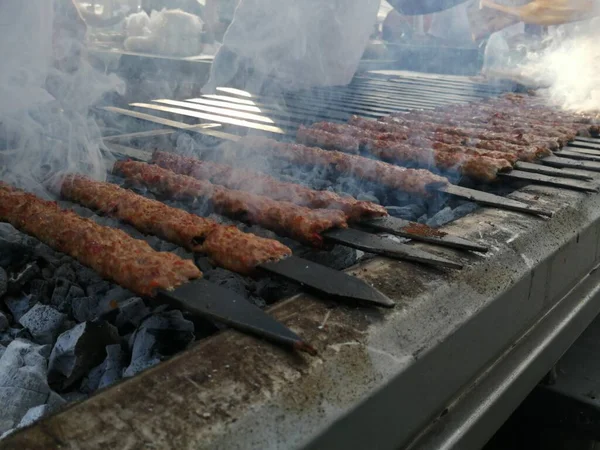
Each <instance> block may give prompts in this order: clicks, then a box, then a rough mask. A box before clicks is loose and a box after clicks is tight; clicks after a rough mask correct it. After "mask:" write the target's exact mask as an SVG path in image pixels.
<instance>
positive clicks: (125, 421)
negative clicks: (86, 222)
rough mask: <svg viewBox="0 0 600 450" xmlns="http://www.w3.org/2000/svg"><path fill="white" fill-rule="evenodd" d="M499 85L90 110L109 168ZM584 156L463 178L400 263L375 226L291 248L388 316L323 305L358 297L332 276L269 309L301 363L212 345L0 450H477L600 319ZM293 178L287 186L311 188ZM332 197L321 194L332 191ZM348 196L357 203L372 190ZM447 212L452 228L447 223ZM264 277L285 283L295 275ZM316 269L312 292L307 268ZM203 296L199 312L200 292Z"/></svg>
mask: <svg viewBox="0 0 600 450" xmlns="http://www.w3.org/2000/svg"><path fill="white" fill-rule="evenodd" d="M512 88H513V86H509V85H495V86H490V85H486V84H483V83H481V82H478V81H477V80H475V79H467V78H464V77H451V76H434V75H425V74H418V73H411V72H379V73H369V74H363V75H361V76H358V77H357V78H356V79H355V80H354V81H353V82H352V83H351V85H349V86H347V87H338V88H327V89H325V88H323V89H313V90H310V91H307V92H296V93H281V94H278V95H277V96H273V95H272V94H270V95H268V94H265V95H261V96H250V95H249V94H248V93H245V92H241V91H236V90H233V89H227V88H225V89H223V90H221V91H219V93H218V94H217V95H214V96H204V97H198V98H194V99H186V100H172V99H156V100H154V101H151V102H147V103H139V102H137V103H131V104H130V105H128V106H127V107H123V108H118V107H106V108H103V110H102V111H99V114H100V115H101V117H102V118H103V120H104V122H105V123H106V124H107V126H109V127H110V128H111V129H113V128H116V127H118V128H119V130H118V133H113V135H112V136H108V137H107V138H106V140H105V141H106V143H107V146H108V148H109V149H110V150H111V151H112V152H113V153H114V154H115V155H116V156H117V157H118V158H122V157H127V158H133V159H137V160H142V161H144V160H148V159H149V157H150V154H149V152H148V150H149V149H152V148H156V147H160V148H164V149H166V150H169V148H170V147H177V148H178V149H179V150H182V149H185V148H187V147H186V146H189V147H191V148H193V149H194V151H199V152H201V153H202V155H203V156H204V157H206V158H215V159H218V157H219V154H220V151H221V150H220V149H221V147H220V146H218V145H216V144H221V143H223V142H230V141H235V140H237V139H238V136H239V135H241V134H246V133H261V134H266V135H268V136H274V137H276V138H277V139H280V140H290V139H291V138H293V136H294V133H295V130H296V129H297V127H298V126H299V125H303V124H307V125H308V124H311V123H313V122H315V121H318V120H329V121H335V122H345V121H347V120H348V118H349V117H350V116H351V115H354V114H356V115H360V116H363V117H367V118H378V117H381V116H384V115H389V114H392V113H397V112H402V111H408V110H411V109H414V108H421V109H433V108H435V107H439V106H444V105H452V104H456V103H466V102H472V101H477V100H481V99H485V98H488V97H491V96H496V95H499V94H500V93H503V92H506V91H507V90H510V89H512ZM140 129H143V131H139V130H140ZM190 137H191V138H193V140H192V139H190ZM599 151H600V140H595V139H593V138H578V139H577V140H576V141H574V142H572V143H571V144H570V145H569V146H568V147H565V148H563V149H562V150H561V151H560V152H557V153H556V154H555V155H554V156H550V157H547V158H544V159H543V160H542V161H541V164H532V163H522V162H519V163H517V164H518V165H517V168H516V170H513V171H512V172H510V173H508V174H505V175H503V177H502V182H501V183H496V184H495V185H493V186H482V185H478V184H473V183H470V182H468V181H465V180H463V181H464V182H463V183H462V185H460V186H458V185H451V186H450V187H448V188H445V189H444V190H443V192H439V193H437V194H436V195H435V196H434V198H433V199H431V200H428V201H427V202H426V203H425V204H422V203H418V202H417V204H418V206H419V207H420V208H421V209H422V210H423V211H425V213H424V214H423V220H426V221H427V223H432V224H433V223H435V222H436V220H439V221H441V223H445V226H444V229H443V231H444V233H447V234H446V235H445V236H444V238H443V239H442V238H441V236H440V237H439V239H435V236H434V235H430V236H418V235H416V234H415V233H408V232H405V235H404V236H405V237H408V238H411V239H412V240H413V242H412V243H411V245H410V246H403V247H400V245H403V244H401V243H399V242H397V241H394V240H392V239H391V238H389V237H388V238H386V239H385V240H382V239H381V238H377V239H375V237H374V235H373V234H371V233H372V231H373V230H374V228H377V227H374V226H371V227H370V229H368V230H367V231H369V230H370V231H369V232H365V231H363V230H360V231H359V230H355V229H349V230H345V231H348V233H346V232H345V231H344V232H339V233H337V234H336V233H332V234H331V235H330V237H329V239H331V240H332V241H333V242H336V243H338V244H342V246H341V247H340V246H338V247H336V249H337V250H335V249H334V250H333V251H325V252H319V253H320V254H319V255H317V256H315V255H314V254H313V253H311V252H306V251H304V250H303V249H302V248H301V247H300V246H294V244H290V245H291V246H292V249H293V250H294V253H296V255H297V256H298V254H300V256H301V257H306V258H309V259H310V258H313V260H312V263H319V264H324V265H325V266H328V267H329V270H331V269H340V268H347V267H348V266H350V267H349V268H348V269H347V270H346V273H347V274H349V275H352V276H353V277H354V279H357V280H364V281H366V282H367V283H368V285H370V286H373V287H375V288H376V289H377V290H378V291H379V292H380V293H382V294H383V295H384V297H387V298H390V299H392V300H393V301H394V302H395V303H396V308H395V309H393V310H389V311H388V310H383V309H378V308H364V307H358V308H357V307H356V305H355V304H346V303H344V302H341V303H340V302H335V303H333V304H332V303H331V302H329V301H328V300H329V298H328V297H330V298H333V297H338V298H340V297H341V298H346V299H348V298H351V299H352V297H353V296H354V297H358V296H359V295H358V294H357V293H356V292H352V289H347V286H346V291H345V293H341V292H340V290H342V289H343V288H344V283H347V282H349V280H350V279H352V278H343V279H336V278H334V277H336V276H341V275H339V274H342V272H338V271H333V270H332V271H331V272H324V273H326V274H327V276H325V275H323V273H321V274H320V277H321V280H316V281H315V280H314V279H312V280H310V281H307V284H309V285H310V283H313V284H314V283H316V284H317V285H318V286H321V290H320V291H319V292H317V295H316V296H315V297H313V296H310V295H308V294H306V293H305V292H304V290H300V291H298V290H296V291H294V295H293V296H290V297H289V298H287V299H285V300H282V301H278V302H276V303H275V304H274V305H272V306H270V307H269V308H268V313H269V315H270V316H271V317H273V318H274V319H276V320H277V321H278V322H280V323H282V324H284V325H285V326H287V327H289V328H291V329H292V330H293V331H294V332H295V333H297V335H298V336H302V338H303V339H304V340H305V341H306V342H308V343H310V344H312V345H313V346H315V347H316V348H317V350H318V351H319V355H318V356H316V357H305V356H302V355H300V354H298V353H294V352H289V351H284V350H282V349H280V348H279V347H277V346H272V345H270V344H268V343H265V342H261V341H257V340H256V339H255V338H253V337H252V336H251V335H247V334H244V335H242V334H239V333H235V332H224V333H219V334H217V335H212V336H211V337H209V338H207V339H202V340H199V341H198V342H197V343H196V345H195V346H193V347H192V348H191V349H188V350H186V351H185V352H184V353H181V354H180V355H178V356H175V357H174V358H172V359H169V360H168V361H167V362H164V363H162V364H160V365H158V366H156V367H154V368H153V369H150V370H148V371H145V372H142V373H141V374H140V375H138V376H136V377H135V378H132V379H128V380H126V381H124V382H123V383H121V384H119V385H118V386H116V387H114V388H112V389H108V390H106V391H102V392H100V393H98V394H96V395H95V396H93V397H91V398H90V399H88V400H87V401H85V402H83V403H79V404H77V405H75V406H73V407H72V408H70V409H67V410H65V411H63V412H61V413H59V414H56V415H54V416H50V417H48V418H46V419H44V420H43V421H42V422H40V423H38V424H36V425H34V426H33V427H32V428H30V429H27V430H25V431H23V432H20V433H17V434H15V435H13V436H10V437H8V438H7V439H5V440H4V441H0V448H14V447H16V446H17V445H19V446H21V447H23V448H49V447H53V446H56V445H64V446H67V447H68V446H77V445H85V446H86V447H90V448H96V447H98V448H99V447H108V448H115V447H117V448H118V447H123V446H132V447H142V446H144V445H155V446H157V447H161V448H163V447H165V448H167V447H171V448H186V447H193V448H211V449H217V448H257V449H258V448H260V449H267V448H303V449H313V448H314V449H317V448H327V449H329V448H338V447H340V448H342V447H343V448H357V449H359V448H361V449H362V448H371V447H375V446H376V447H377V448H390V449H397V448H405V447H406V448H477V447H478V446H479V445H481V444H482V443H483V442H485V440H486V439H487V437H489V436H490V435H491V433H493V431H494V430H495V428H497V427H498V426H499V424H500V423H501V422H502V421H503V419H504V418H505V417H506V416H507V415H508V414H509V413H510V412H511V410H512V409H513V408H514V407H515V406H516V405H517V404H518V402H519V401H520V399H521V398H522V397H523V396H524V395H525V394H526V392H528V390H529V389H531V387H533V385H534V384H535V383H536V381H537V380H539V379H540V378H541V377H542V376H543V374H544V371H546V370H548V369H549V368H550V367H551V365H552V364H553V362H554V361H556V360H557V359H558V357H559V356H560V355H561V354H562V352H564V350H565V349H566V348H568V346H569V345H570V343H571V342H573V341H574V339H575V338H576V337H577V335H578V334H579V333H581V331H582V330H583V329H584V328H585V327H586V326H587V324H588V323H589V322H591V320H592V319H593V317H594V316H595V315H596V314H597V313H598V312H599V311H600V303H599V299H598V298H597V291H598V287H597V286H598V280H596V278H597V277H598V275H597V273H596V272H595V268H596V266H597V260H598V256H597V253H598V245H599V241H598V238H599V236H598V233H599V228H598V226H599V221H600V214H599V213H598V211H600V209H599V208H598V206H600V205H598V203H600V197H598V195H597V194H594V192H596V191H597V184H596V175H595V172H598V171H599V170H600V165H599V164H598V162H600V161H598V159H599V158H600V152H599ZM271 168H274V167H271ZM276 168H277V169H281V170H288V169H289V168H288V167H287V166H277V167H276ZM286 173H287V172H286ZM305 175H306V174H302V173H300V174H298V173H295V172H294V173H293V174H292V175H291V176H292V178H294V179H295V180H298V181H301V182H305V183H308V184H310V183H314V182H315V181H320V180H315V176H314V174H313V173H311V174H309V175H306V176H305ZM303 176H305V178H303ZM114 181H116V182H117V181H118V180H116V179H115V180H114ZM342 183H343V180H341V181H340V180H336V182H335V183H334V185H333V186H332V188H333V189H335V188H336V186H338V185H340V184H342ZM344 189H345V190H346V191H350V193H352V194H354V195H368V193H369V192H371V191H369V189H374V188H373V187H372V186H370V185H368V184H366V185H365V184H360V185H352V186H345V188H344ZM374 195H375V196H376V197H378V198H381V196H382V195H383V196H384V197H386V196H387V197H386V199H387V198H388V197H389V195H387V193H385V192H384V193H381V192H374ZM388 200H389V199H388ZM413 204H415V199H414V198H405V197H402V198H395V199H393V200H391V201H389V205H390V210H392V211H400V210H402V208H406V207H407V206H410V205H413ZM177 205H179V204H177ZM465 205H466V207H465ZM477 205H479V206H483V205H487V206H491V208H477ZM394 208H396V210H395V209H394ZM446 208H448V209H449V210H450V211H449V212H447V213H448V214H451V216H450V219H449V220H442V219H440V217H441V216H440V214H441V213H442V211H443V210H444V209H446ZM461 208H462V211H463V213H459V212H457V211H458V210H461ZM550 216H552V217H551V218H548V217H550ZM436 218H437V219H436ZM409 219H410V220H415V219H417V217H409ZM402 220H403V219H401V218H400V216H398V217H394V218H393V219H390V223H379V227H380V229H383V230H386V231H388V232H392V234H396V235H398V234H400V235H401V234H402V233H401V232H400V228H402V227H401V226H400V225H401V224H405V222H403V221H402ZM430 221H433V222H430ZM395 227H396V229H394V228H395ZM367 228H368V227H367ZM352 233H354V234H352ZM374 239H375V240H374ZM427 241H429V243H428V242H427ZM286 242H287V241H286ZM432 242H433V243H435V244H436V245H435V246H432V245H430V244H431V243H432ZM348 248H355V249H356V248H358V249H360V250H363V251H365V252H368V253H380V254H384V255H388V256H393V257H394V258H393V259H389V258H377V257H372V255H369V254H366V255H363V254H362V253H359V254H352V255H351V257H347V256H346V257H342V258H341V259H343V260H344V262H340V261H341V260H340V258H339V257H337V256H333V257H332V256H330V255H331V254H332V253H335V252H336V251H337V252H342V253H344V252H347V249H348ZM340 249H342V250H340ZM343 249H346V250H343ZM464 249H468V250H474V251H475V252H473V251H464ZM353 251H354V250H353ZM303 252H304V253H303ZM342 256H343V255H342ZM315 258H316V259H315ZM406 260H408V261H411V262H407V261H406ZM415 261H416V262H419V263H426V264H415ZM356 262H359V264H356ZM447 267H452V268H451V269H448V268H447ZM459 267H462V268H463V270H455V269H456V268H459ZM273 272H275V273H278V274H279V275H284V276H288V277H289V278H292V279H294V277H296V279H297V277H298V276H300V275H298V274H297V272H298V265H295V266H294V265H293V264H292V265H291V267H290V268H288V269H285V268H279V269H277V270H273ZM312 272H313V273H314V274H316V276H317V278H318V275H319V270H318V269H312ZM336 274H337V275H336ZM328 276H330V277H332V278H329V279H328V278H327V277H328ZM340 280H341V281H340ZM209 281H210V280H209ZM327 281H331V286H330V287H329V288H328V289H330V290H329V291H327V288H325V287H324V286H325V285H326V284H327ZM360 286H363V285H360ZM364 286H367V285H364ZM313 287H314V286H313ZM277 288H280V286H277ZM363 288H364V287H360V288H357V289H363ZM204 289H205V291H204V295H205V296H208V297H210V295H208V294H207V292H208V293H210V289H211V288H210V287H206V286H205V287H204ZM207 290H208V291H207ZM348 291H350V292H348ZM192 293H193V294H194V296H196V295H198V294H201V293H202V290H200V291H193V292H192ZM214 295H223V294H222V292H221V291H219V292H217V293H216V294H214ZM365 295H367V294H365ZM368 295H374V294H372V291H369V294H368ZM183 297H186V296H185V295H184V296H183ZM183 297H182V298H180V300H181V303H182V305H181V306H182V307H183V309H184V310H185V309H193V307H194V305H195V308H196V309H195V311H196V312H200V313H201V315H204V316H205V317H206V316H208V317H210V318H216V319H218V320H220V321H225V322H226V323H229V324H230V325H232V326H234V327H235V326H239V327H240V328H244V327H246V329H247V328H248V323H250V322H252V320H254V319H253V318H252V317H251V316H252V314H258V316H257V317H258V318H256V321H261V320H268V319H266V318H265V317H268V316H264V315H260V313H258V312H257V311H255V310H253V311H252V312H244V314H241V315H240V311H239V310H237V309H236V306H235V302H233V303H231V304H228V306H227V308H228V309H225V308H223V310H220V311H217V312H216V313H215V312H214V311H213V312H212V315H211V313H210V311H208V310H209V309H210V308H211V307H214V305H215V303H210V302H208V303H206V304H205V305H204V306H203V307H202V308H200V307H198V304H197V303H195V304H194V302H193V301H192V300H189V298H190V297H191V296H187V297H186V298H183ZM318 297H320V298H318ZM323 300H325V301H323ZM354 300H356V298H354ZM363 300H364V298H363ZM379 303H380V304H381V299H379ZM198 309H200V311H198ZM243 316H245V318H244V317H243ZM236 317H241V318H240V319H239V320H238V319H236ZM226 318H228V319H229V320H228V321H227V320H224V319H226ZM256 321H255V322H253V323H257V322H256ZM262 326H263V329H267V330H269V329H270V330H273V327H276V326H278V325H277V324H273V323H270V322H269V323H265V322H262ZM278 330H279V329H278ZM251 331H252V330H251ZM254 331H255V330H254ZM285 332H286V329H284V330H280V331H279V333H280V334H281V335H283V334H285ZM207 334H208V333H207ZM259 334H261V333H260V332H259ZM275 334H277V333H275ZM262 335H263V336H264V335H265V333H262ZM271 337H273V336H271ZM280 337H281V336H280ZM275 340H276V341H280V342H281V341H282V340H285V339H278V338H277V337H275ZM482 405H483V406H482ZM132 429H133V430H134V431H135V432H134V433H132V432H131V430H132Z"/></svg>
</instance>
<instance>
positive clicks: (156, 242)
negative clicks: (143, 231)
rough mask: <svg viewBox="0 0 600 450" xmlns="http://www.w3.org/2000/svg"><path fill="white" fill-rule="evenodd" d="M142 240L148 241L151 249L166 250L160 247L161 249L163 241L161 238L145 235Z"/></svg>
mask: <svg viewBox="0 0 600 450" xmlns="http://www.w3.org/2000/svg"><path fill="white" fill-rule="evenodd" d="M144 240H145V241H146V242H147V243H148V245H149V246H150V247H152V248H153V249H155V250H158V251H168V250H162V249H161V245H162V242H163V241H161V240H160V239H159V238H157V237H156V236H146V237H145V238H144Z"/></svg>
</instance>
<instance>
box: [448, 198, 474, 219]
mask: <svg viewBox="0 0 600 450" xmlns="http://www.w3.org/2000/svg"><path fill="white" fill-rule="evenodd" d="M477 208H478V206H477V203H471V202H468V203H463V204H462V205H460V206H459V207H458V208H455V209H454V211H452V212H453V213H454V219H453V220H456V219H460V218H461V217H464V216H466V215H467V214H470V213H472V212H473V211H475V210H476V209H477Z"/></svg>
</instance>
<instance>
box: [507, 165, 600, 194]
mask: <svg viewBox="0 0 600 450" xmlns="http://www.w3.org/2000/svg"><path fill="white" fill-rule="evenodd" d="M498 176H500V177H502V178H508V179H512V180H519V181H529V182H531V183H535V184H543V185H546V186H554V187H559V188H563V189H571V190H574V191H583V192H598V189H599V188H598V185H596V184H594V183H590V182H588V181H581V180H569V179H565V178H558V177H551V176H548V175H540V174H538V173H531V172H523V171H521V170H513V171H511V172H508V173H499V174H498Z"/></svg>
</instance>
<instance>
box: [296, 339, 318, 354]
mask: <svg viewBox="0 0 600 450" xmlns="http://www.w3.org/2000/svg"><path fill="white" fill-rule="evenodd" d="M294 350H296V351H299V352H303V353H308V354H309V355H310V356H317V354H318V353H319V352H317V349H316V348H314V347H313V346H312V345H310V344H309V343H307V342H304V341H295V342H294Z"/></svg>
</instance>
